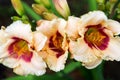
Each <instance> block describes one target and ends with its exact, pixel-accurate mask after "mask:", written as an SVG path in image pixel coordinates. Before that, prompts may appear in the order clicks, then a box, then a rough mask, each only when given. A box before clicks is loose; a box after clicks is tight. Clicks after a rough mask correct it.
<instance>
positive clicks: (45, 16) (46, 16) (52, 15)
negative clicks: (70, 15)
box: [42, 12, 58, 20]
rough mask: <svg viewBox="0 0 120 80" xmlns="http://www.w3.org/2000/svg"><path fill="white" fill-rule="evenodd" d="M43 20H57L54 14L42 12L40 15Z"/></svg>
mask: <svg viewBox="0 0 120 80" xmlns="http://www.w3.org/2000/svg"><path fill="white" fill-rule="evenodd" d="M42 16H43V18H45V19H47V20H52V19H56V18H58V17H57V16H56V15H55V14H53V13H50V12H44V13H43V14H42Z"/></svg>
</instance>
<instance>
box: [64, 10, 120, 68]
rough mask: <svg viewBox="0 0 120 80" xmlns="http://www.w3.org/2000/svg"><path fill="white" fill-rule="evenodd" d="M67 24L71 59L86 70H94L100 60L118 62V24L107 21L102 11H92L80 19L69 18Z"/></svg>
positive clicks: (119, 31) (119, 47)
mask: <svg viewBox="0 0 120 80" xmlns="http://www.w3.org/2000/svg"><path fill="white" fill-rule="evenodd" d="M71 22H72V23H73V24H72V23H71ZM67 24H68V25H67V28H66V33H67V35H68V38H69V40H70V43H69V50H70V53H71V54H72V58H74V59H75V60H77V61H80V62H82V64H83V65H84V66H85V67H86V68H88V69H92V68H95V67H96V66H97V65H99V64H100V63H101V62H102V60H111V61H113V60H116V61H120V52H119V50H120V39H119V37H118V36H117V35H119V34H120V23H119V22H117V21H114V20H110V19H107V17H106V15H105V14H104V13H103V12H102V11H93V12H89V13H87V14H85V15H83V16H81V18H76V17H69V19H68V23H67Z"/></svg>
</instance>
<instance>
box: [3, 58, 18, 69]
mask: <svg viewBox="0 0 120 80" xmlns="http://www.w3.org/2000/svg"><path fill="white" fill-rule="evenodd" d="M2 64H3V65H5V66H7V67H9V68H15V67H16V66H18V65H19V60H17V59H15V58H13V57H10V56H8V57H6V58H5V59H4V60H3V61H2Z"/></svg>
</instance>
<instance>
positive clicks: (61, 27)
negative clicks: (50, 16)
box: [56, 19, 67, 36]
mask: <svg viewBox="0 0 120 80" xmlns="http://www.w3.org/2000/svg"><path fill="white" fill-rule="evenodd" d="M66 25H67V21H65V20H64V19H57V23H56V26H58V32H59V33H60V34H61V35H62V36H65V35H66V32H65V28H66Z"/></svg>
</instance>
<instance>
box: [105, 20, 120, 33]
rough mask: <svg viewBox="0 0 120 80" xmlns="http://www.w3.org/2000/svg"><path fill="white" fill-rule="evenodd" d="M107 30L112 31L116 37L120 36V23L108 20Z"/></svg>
mask: <svg viewBox="0 0 120 80" xmlns="http://www.w3.org/2000/svg"><path fill="white" fill-rule="evenodd" d="M106 24H107V28H108V29H110V30H111V31H112V32H113V33H114V34H115V35H118V34H120V23H119V22H117V21H114V20H108V21H107V22H106Z"/></svg>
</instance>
